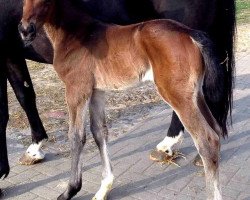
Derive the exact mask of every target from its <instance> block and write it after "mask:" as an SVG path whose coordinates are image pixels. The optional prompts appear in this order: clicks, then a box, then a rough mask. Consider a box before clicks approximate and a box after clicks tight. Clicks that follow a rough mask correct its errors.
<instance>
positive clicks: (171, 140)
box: [156, 111, 184, 155]
mask: <svg viewBox="0 0 250 200" xmlns="http://www.w3.org/2000/svg"><path fill="white" fill-rule="evenodd" d="M183 131H184V127H183V125H182V123H181V122H180V120H179V118H178V116H177V115H176V113H175V112H174V111H173V114H172V120H171V124H170V127H169V129H168V132H167V136H166V137H165V138H164V140H162V141H161V142H160V143H159V144H158V145H157V146H156V149H157V151H162V152H166V153H167V154H168V155H173V150H172V147H173V146H174V145H175V144H176V143H177V142H178V141H180V139H181V138H182V135H183Z"/></svg>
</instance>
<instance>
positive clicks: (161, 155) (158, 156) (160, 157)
mask: <svg viewBox="0 0 250 200" xmlns="http://www.w3.org/2000/svg"><path fill="white" fill-rule="evenodd" d="M166 155H167V153H166V152H164V151H158V150H157V149H155V150H153V151H152V152H151V153H150V157H149V158H150V160H152V161H155V162H164V161H165V158H166Z"/></svg>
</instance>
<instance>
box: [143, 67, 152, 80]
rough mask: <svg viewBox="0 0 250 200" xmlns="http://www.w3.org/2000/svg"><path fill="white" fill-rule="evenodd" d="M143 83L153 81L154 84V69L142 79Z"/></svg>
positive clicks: (147, 72)
mask: <svg viewBox="0 0 250 200" xmlns="http://www.w3.org/2000/svg"><path fill="white" fill-rule="evenodd" d="M142 81H143V82H144V81H153V82H154V73H153V69H152V67H150V69H149V70H147V71H146V73H145V75H144V76H143V77H142Z"/></svg>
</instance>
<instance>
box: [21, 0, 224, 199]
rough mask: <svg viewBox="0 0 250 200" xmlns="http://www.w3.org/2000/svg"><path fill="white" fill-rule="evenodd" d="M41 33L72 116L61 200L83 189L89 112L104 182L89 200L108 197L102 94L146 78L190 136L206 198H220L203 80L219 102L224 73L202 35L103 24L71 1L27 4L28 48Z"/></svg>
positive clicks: (161, 24) (180, 28)
mask: <svg viewBox="0 0 250 200" xmlns="http://www.w3.org/2000/svg"><path fill="white" fill-rule="evenodd" d="M41 27H44V28H45V30H46V33H47V35H48V37H49V38H50V41H51V43H52V46H53V49H54V58H53V65H54V68H55V70H56V72H57V74H58V76H59V77H60V79H61V80H62V81H63V82H64V84H65V86H66V101H67V105H68V111H69V133H68V136H69V140H70V144H71V156H72V157H71V176H70V180H69V183H68V187H67V189H66V190H65V192H64V193H63V194H62V195H60V196H59V198H58V199H60V200H66V199H71V198H72V197H73V196H74V195H76V194H77V192H78V191H80V189H81V187H82V162H83V160H84V159H83V158H84V156H83V154H82V151H83V147H84V145H85V142H86V132H85V126H86V124H85V119H86V117H87V115H86V111H87V109H89V112H90V129H91V132H92V133H93V136H94V139H95V142H96V144H97V146H98V148H99V151H100V155H101V159H102V164H103V173H102V175H103V180H102V182H101V187H100V189H99V190H98V192H97V193H96V195H95V197H94V198H93V199H94V200H104V199H106V197H107V195H108V192H109V191H110V190H111V188H112V184H113V180H114V175H113V173H112V167H111V162H110V158H109V153H108V150H107V149H108V145H107V137H108V130H107V126H106V120H105V112H104V109H105V97H104V95H105V91H106V90H114V89H118V90H122V89H124V88H127V87H129V86H132V85H135V84H136V83H138V82H142V81H145V80H152V81H154V83H155V86H156V88H157V89H158V92H159V94H160V95H161V97H162V98H163V99H164V100H165V102H166V103H168V104H169V105H170V106H171V107H172V108H173V109H174V111H175V112H176V114H177V115H178V117H179V119H180V121H181V122H182V123H183V125H184V127H185V128H186V129H187V131H188V132H189V133H190V135H191V137H192V139H193V141H194V143H195V146H196V148H197V150H198V153H199V155H200V156H201V158H202V161H203V163H204V170H205V177H206V186H207V191H208V199H211V200H212V199H213V200H221V199H222V196H221V192H220V183H219V168H218V167H219V151H220V137H221V136H223V135H224V136H225V132H224V133H223V131H222V127H220V125H219V123H218V121H217V120H216V119H215V118H214V117H213V115H212V113H211V111H210V110H209V108H208V106H207V104H206V101H205V98H204V95H203V82H204V80H207V81H209V87H207V88H206V89H207V99H209V100H210V101H211V102H218V101H220V100H221V98H223V96H224V95H223V92H224V89H225V87H224V85H225V83H224V82H223V81H221V80H223V78H224V75H223V74H224V70H223V68H222V67H220V63H219V60H218V59H217V56H216V51H215V49H214V46H213V44H212V41H211V40H210V39H209V38H208V37H207V35H206V34H205V33H204V32H201V31H197V30H194V29H191V28H189V27H187V26H185V25H183V24H181V23H178V22H176V21H173V20H166V19H158V20H151V21H146V22H142V23H137V24H133V25H127V26H121V25H115V24H108V23H103V22H101V21H100V20H97V19H96V18H93V17H92V16H91V15H90V13H88V9H87V8H85V7H84V6H82V7H79V5H78V3H77V1H76V0H75V1H72V0H35V1H34V0H24V6H23V17H22V20H21V22H20V26H19V30H20V33H21V36H22V39H23V40H24V41H25V43H30V42H32V41H33V40H34V39H35V37H36V30H39V29H41ZM194 122H195V123H194Z"/></svg>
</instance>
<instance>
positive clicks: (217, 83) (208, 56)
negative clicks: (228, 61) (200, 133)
mask: <svg viewBox="0 0 250 200" xmlns="http://www.w3.org/2000/svg"><path fill="white" fill-rule="evenodd" d="M191 36H192V38H193V39H194V40H195V41H196V42H197V43H198V45H197V46H198V47H199V49H200V51H201V54H202V57H203V62H204V66H205V77H204V84H203V92H204V96H205V99H206V102H207V104H208V105H210V106H209V108H210V110H211V112H212V114H213V116H214V117H215V119H216V120H217V122H218V123H219V125H220V127H221V129H222V136H223V137H225V136H226V135H227V116H228V110H229V107H230V100H229V96H228V91H226V90H225V88H226V87H225V82H224V81H223V80H225V73H224V70H223V66H221V65H220V63H219V59H218V57H217V54H216V53H215V46H214V45H213V42H212V41H211V40H210V39H209V37H208V36H207V34H206V33H203V32H201V31H193V33H192V34H191ZM218 109H219V110H220V112H218Z"/></svg>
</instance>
